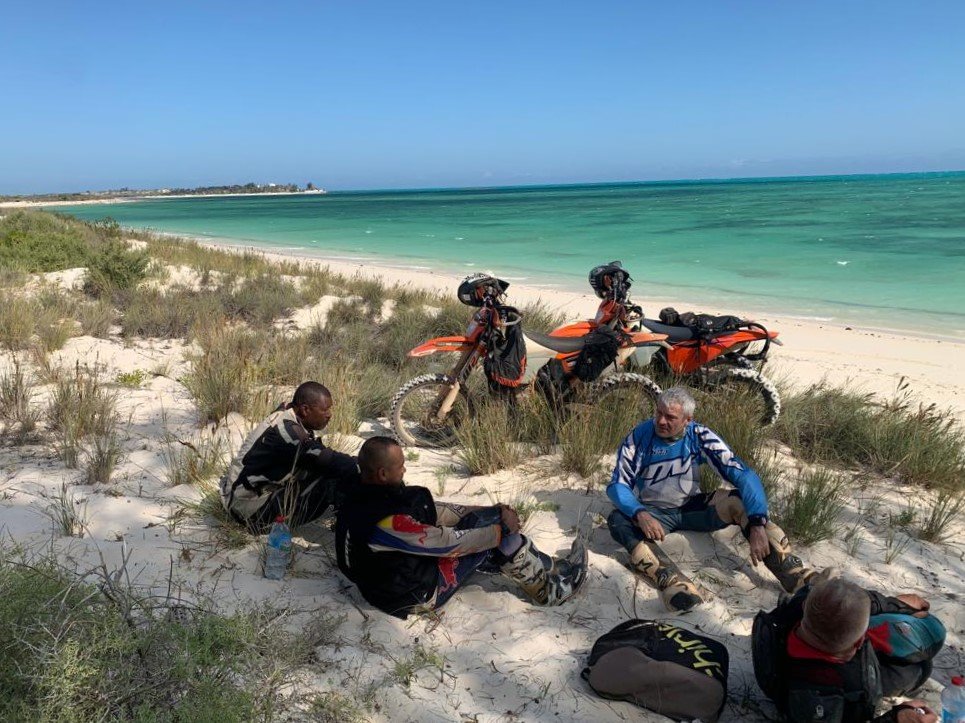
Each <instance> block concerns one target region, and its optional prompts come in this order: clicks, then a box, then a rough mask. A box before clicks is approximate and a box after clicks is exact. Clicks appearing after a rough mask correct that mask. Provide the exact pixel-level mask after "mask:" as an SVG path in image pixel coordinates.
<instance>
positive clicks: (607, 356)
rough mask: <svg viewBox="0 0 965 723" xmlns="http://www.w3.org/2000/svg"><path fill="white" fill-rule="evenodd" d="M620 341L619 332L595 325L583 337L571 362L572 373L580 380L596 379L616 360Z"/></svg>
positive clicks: (590, 380) (589, 380)
mask: <svg viewBox="0 0 965 723" xmlns="http://www.w3.org/2000/svg"><path fill="white" fill-rule="evenodd" d="M621 343H622V339H621V335H620V332H617V331H614V330H613V329H611V328H610V327H608V326H599V327H597V328H596V329H594V330H593V331H591V332H590V333H589V334H587V335H586V336H585V337H584V343H583V348H582V349H580V353H579V355H578V356H577V357H576V362H575V363H574V364H573V374H575V375H576V377H577V379H579V380H580V381H581V382H592V381H594V380H596V379H597V378H598V377H599V376H600V375H601V374H602V373H603V370H604V369H606V368H607V367H608V366H610V365H611V364H612V363H613V362H614V361H616V358H617V352H618V351H619V350H620V344H621Z"/></svg>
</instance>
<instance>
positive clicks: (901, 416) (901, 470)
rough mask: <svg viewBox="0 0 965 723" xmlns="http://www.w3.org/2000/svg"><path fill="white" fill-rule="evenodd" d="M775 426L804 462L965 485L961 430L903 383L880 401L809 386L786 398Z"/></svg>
mask: <svg viewBox="0 0 965 723" xmlns="http://www.w3.org/2000/svg"><path fill="white" fill-rule="evenodd" d="M776 426H777V431H778V434H779V435H780V438H781V440H782V441H783V442H785V443H786V444H787V445H789V446H790V447H791V448H792V449H793V450H794V451H795V452H796V453H797V454H798V455H800V456H801V457H802V458H804V459H805V460H807V461H811V462H820V463H823V464H829V465H833V466H837V467H848V468H856V469H860V470H865V471H874V472H877V473H879V474H883V475H893V476H896V477H898V478H899V479H901V480H903V481H906V482H912V483H915V484H920V485H923V486H925V487H937V488H949V489H959V490H961V489H965V451H963V450H965V434H963V432H962V429H961V427H960V426H959V425H958V424H957V423H956V422H955V419H954V417H953V416H952V414H951V412H949V411H943V410H940V409H938V408H936V407H935V405H927V406H926V405H916V404H914V403H913V402H912V401H911V399H910V395H909V393H908V387H907V383H905V382H902V383H901V384H900V385H899V387H898V390H897V392H896V394H895V396H894V398H893V399H892V400H891V401H890V402H887V403H884V404H882V403H879V402H877V401H876V400H875V399H874V398H873V397H872V396H871V395H870V394H860V393H857V392H854V391H852V390H850V389H847V388H840V387H837V388H836V387H829V386H826V385H818V386H814V387H811V388H810V389H807V390H806V391H804V392H801V393H799V394H795V395H792V396H790V397H789V398H788V399H787V400H786V404H785V408H784V412H783V414H782V415H781V418H780V419H779V420H778V423H777V425H776Z"/></svg>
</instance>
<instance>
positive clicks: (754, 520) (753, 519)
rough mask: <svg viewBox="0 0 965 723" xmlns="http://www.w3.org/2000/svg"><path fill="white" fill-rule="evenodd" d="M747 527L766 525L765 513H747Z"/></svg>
mask: <svg viewBox="0 0 965 723" xmlns="http://www.w3.org/2000/svg"><path fill="white" fill-rule="evenodd" d="M747 526H748V527H765V526H767V515H748V517H747Z"/></svg>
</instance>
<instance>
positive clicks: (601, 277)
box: [590, 261, 633, 301]
mask: <svg viewBox="0 0 965 723" xmlns="http://www.w3.org/2000/svg"><path fill="white" fill-rule="evenodd" d="M631 281H633V279H632V278H630V274H629V273H627V270H626V269H624V268H623V263H622V262H620V261H611V262H610V263H608V264H600V265H599V266H594V267H593V268H592V269H590V286H591V287H592V288H593V292H594V293H595V294H596V295H597V296H599V297H600V298H601V299H605V298H607V297H608V296H610V295H611V294H612V293H613V292H611V289H614V290H615V292H616V294H615V295H616V296H617V297H624V298H625V297H626V293H627V289H629V288H630V285H631V284H630V282H631ZM620 300H621V301H622V300H623V299H620Z"/></svg>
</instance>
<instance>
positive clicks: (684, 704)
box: [582, 620, 730, 723]
mask: <svg viewBox="0 0 965 723" xmlns="http://www.w3.org/2000/svg"><path fill="white" fill-rule="evenodd" d="M729 663H730V658H729V656H728V654H727V648H725V647H724V645H723V644H722V643H720V642H718V641H717V640H714V639H713V638H708V637H706V636H703V635H698V634H697V633H694V632H691V631H689V630H684V629H683V628H679V627H677V626H675V625H671V624H669V623H661V622H655V621H653V620H628V621H626V622H625V623H621V624H620V625H617V626H616V627H615V628H613V629H612V630H611V631H610V632H608V633H606V634H605V635H602V636H601V637H600V638H599V639H597V641H596V643H594V644H593V649H592V650H591V651H590V658H589V660H588V661H587V667H586V668H585V669H584V670H583V672H582V676H583V679H584V680H586V681H587V682H588V683H589V684H590V687H591V688H593V690H595V691H596V692H597V693H598V694H600V695H601V696H602V697H604V698H609V699H612V700H625V701H629V702H631V703H635V704H637V705H639V706H642V707H644V708H648V709H649V710H652V711H655V712H657V713H660V714H662V715H665V716H667V717H668V718H673V719H674V720H678V721H692V720H701V721H704V722H705V723H716V721H717V719H718V717H719V716H720V713H721V711H722V710H723V708H724V703H725V702H726V700H727V672H728V667H729Z"/></svg>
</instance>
